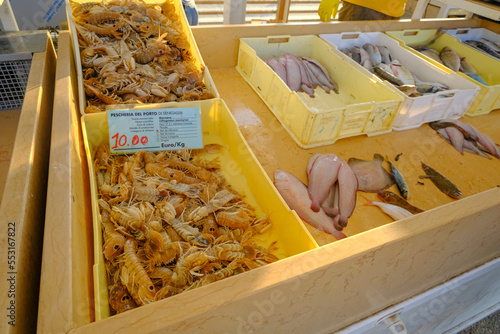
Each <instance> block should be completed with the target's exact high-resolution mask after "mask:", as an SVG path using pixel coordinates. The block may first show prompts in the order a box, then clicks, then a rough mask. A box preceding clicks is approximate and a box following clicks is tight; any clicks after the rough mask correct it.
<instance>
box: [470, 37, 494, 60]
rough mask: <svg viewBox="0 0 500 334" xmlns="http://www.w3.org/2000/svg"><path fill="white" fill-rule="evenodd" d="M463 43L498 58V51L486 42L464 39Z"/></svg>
mask: <svg viewBox="0 0 500 334" xmlns="http://www.w3.org/2000/svg"><path fill="white" fill-rule="evenodd" d="M464 43H465V44H467V45H469V46H471V47H473V48H475V49H476V50H478V51H480V52H482V53H486V54H489V55H490V56H493V57H495V58H500V53H499V52H497V51H495V50H494V49H492V48H491V47H490V46H489V45H488V44H485V43H483V42H480V41H472V40H468V41H465V42H464Z"/></svg>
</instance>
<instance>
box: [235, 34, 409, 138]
mask: <svg viewBox="0 0 500 334" xmlns="http://www.w3.org/2000/svg"><path fill="white" fill-rule="evenodd" d="M285 53H290V54H292V55H294V56H296V57H308V58H312V59H315V60H316V61H318V62H319V63H320V64H321V65H323V66H324V67H325V69H326V70H327V71H328V73H329V75H330V77H331V78H332V79H333V80H334V81H335V82H336V83H337V84H338V86H339V94H335V93H334V92H331V93H329V94H327V93H326V92H325V91H324V90H323V89H322V88H320V87H318V88H316V89H315V90H314V93H315V97H309V95H307V94H306V93H304V92H292V91H291V90H290V88H289V87H288V86H287V85H286V83H285V82H284V81H283V80H282V79H281V78H280V77H279V76H278V75H277V74H276V73H275V72H274V71H273V70H272V69H271V67H269V66H268V65H267V64H266V60H267V59H269V58H271V57H275V58H277V57H280V56H282V55H284V54H285ZM236 69H237V70H238V72H239V73H240V74H241V75H242V77H243V78H244V79H245V80H246V81H247V82H248V83H249V84H250V86H251V87H252V88H253V89H254V91H255V92H256V93H257V94H258V95H259V96H260V97H261V98H262V100H263V101H264V102H265V103H266V104H267V106H268V107H269V109H271V111H272V112H273V114H274V115H275V116H276V118H277V119H278V120H279V121H280V123H281V124H282V125H283V127H284V128H285V129H286V130H287V132H288V133H289V134H290V136H291V137H292V138H293V139H294V141H295V142H296V143H297V145H299V146H300V147H302V148H312V147H318V146H323V145H329V144H333V143H334V142H335V141H337V140H338V139H341V138H347V137H352V136H357V135H362V134H366V135H368V136H372V135H378V134H383V133H388V132H390V131H391V130H392V129H391V126H392V122H393V120H394V117H395V116H396V114H397V112H398V110H399V108H400V106H401V102H402V98H401V97H400V95H399V94H398V93H396V92H394V91H392V90H391V89H389V88H388V87H387V86H386V85H384V84H383V83H382V82H381V81H380V80H377V81H375V80H372V79H371V78H369V77H367V76H366V75H364V73H362V72H361V71H360V70H359V69H357V68H355V67H353V66H352V65H351V64H350V63H349V62H348V61H346V60H345V59H344V58H342V57H341V56H339V55H338V54H337V53H334V52H332V50H331V47H330V46H329V45H328V44H327V43H326V42H325V41H323V40H322V39H321V38H319V37H318V36H310V35H308V36H269V37H260V38H241V39H240V42H239V53H238V63H237V66H236Z"/></svg>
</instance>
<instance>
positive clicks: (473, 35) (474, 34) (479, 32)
mask: <svg viewBox="0 0 500 334" xmlns="http://www.w3.org/2000/svg"><path fill="white" fill-rule="evenodd" d="M446 33H447V34H448V35H451V36H454V37H456V38H458V39H459V40H460V41H462V42H465V41H468V40H473V41H478V40H479V39H481V38H486V39H487V40H490V41H492V42H494V43H497V44H498V43H500V35H499V34H496V33H494V32H493V31H491V30H488V29H485V28H459V29H447V30H446Z"/></svg>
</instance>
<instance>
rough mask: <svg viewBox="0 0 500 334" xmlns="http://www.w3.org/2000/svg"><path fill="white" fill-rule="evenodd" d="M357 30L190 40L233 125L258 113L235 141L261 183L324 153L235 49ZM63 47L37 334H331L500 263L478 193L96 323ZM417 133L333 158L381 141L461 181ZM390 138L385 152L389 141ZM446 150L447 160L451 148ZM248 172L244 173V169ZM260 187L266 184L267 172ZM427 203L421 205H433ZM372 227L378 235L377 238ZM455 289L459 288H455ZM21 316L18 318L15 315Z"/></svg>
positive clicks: (354, 144)
mask: <svg viewBox="0 0 500 334" xmlns="http://www.w3.org/2000/svg"><path fill="white" fill-rule="evenodd" d="M481 22H483V21H480V20H474V21H466V22H465V24H470V25H471V26H478V25H479V24H481ZM353 24H354V23H352V24H351V23H340V24H331V25H330V24H328V25H318V24H314V25H313V24H311V25H302V24H300V25H299V24H290V25H282V24H276V25H271V24H269V25H259V26H258V27H257V26H256V25H239V26H214V27H208V28H202V27H199V28H198V27H197V28H196V29H193V32H194V36H195V37H196V40H197V41H199V43H198V46H199V48H200V51H201V52H202V54H203V56H204V59H205V60H206V61H207V65H208V66H211V69H212V74H213V75H214V79H215V80H216V81H215V82H216V83H217V87H218V89H219V91H220V92H221V95H222V96H223V98H224V101H225V103H227V105H228V106H229V108H230V110H231V111H232V112H234V114H235V117H236V119H237V120H238V121H239V122H240V120H241V118H239V116H244V117H245V118H246V117H250V116H251V117H253V118H250V119H247V120H248V121H249V122H254V120H255V115H254V113H257V115H258V118H259V119H261V120H262V121H264V122H263V123H262V124H257V125H250V126H248V125H242V124H240V130H241V131H242V133H243V134H244V135H245V138H246V140H247V142H248V143H249V144H250V146H251V148H252V150H253V152H254V153H255V156H256V157H257V158H258V160H259V162H260V163H261V164H262V166H263V167H264V168H265V169H266V171H267V170H270V171H271V170H273V169H274V168H276V167H278V166H290V168H296V169H297V170H300V171H304V169H305V164H304V161H306V158H308V157H309V156H310V155H311V154H312V153H314V152H319V151H317V150H323V149H324V150H329V149H331V148H327V147H325V148H323V147H321V148H317V149H314V150H311V151H314V152H311V151H310V150H301V149H300V148H299V147H298V146H297V145H296V144H295V142H294V141H293V140H292V139H291V138H290V137H289V135H288V133H287V132H286V131H285V130H284V128H283V127H282V126H280V124H279V122H277V120H276V119H275V117H274V115H273V114H272V113H271V112H270V110H268V108H267V107H266V106H265V104H264V103H263V102H262V99H261V97H260V96H258V95H257V94H254V92H253V90H252V88H250V85H247V84H246V82H245V81H244V80H243V78H242V77H241V76H240V75H239V73H238V72H237V71H236V69H235V66H236V65H237V63H236V61H237V54H238V49H239V46H238V45H239V40H240V38H243V37H247V36H254V37H255V35H256V34H260V36H262V37H265V36H270V35H283V34H293V35H300V34H301V33H307V34H317V30H318V27H319V26H321V29H322V30H324V31H323V32H322V33H339V32H341V31H353V30H356V28H355V27H353ZM356 24H358V23H356ZM459 24H460V25H459ZM462 25H464V22H463V21H462V20H460V21H459V22H455V21H454V20H438V21H433V20H431V21H427V22H423V21H422V22H414V21H412V22H409V21H408V22H402V21H401V22H394V23H391V27H394V28H395V29H409V28H411V29H414V28H429V27H430V28H438V27H440V26H443V27H452V28H453V27H460V26H462ZM363 27H364V29H366V30H370V31H376V30H377V29H379V28H380V25H379V24H374V23H369V22H368V23H366V25H363ZM214 40H217V41H218V43H214V42H213V41H214ZM59 43H60V44H59V45H60V47H59V52H58V57H57V76H58V77H57V81H56V86H55V96H57V97H58V98H57V99H56V101H55V102H56V104H57V105H55V106H54V117H53V124H52V129H53V132H52V139H51V154H50V166H49V167H50V173H49V182H48V189H47V190H48V193H49V194H51V196H48V197H47V209H46V219H45V229H44V247H43V263H42V271H41V272H42V277H41V280H40V298H39V307H38V315H39V316H38V324H37V331H38V332H39V333H60V332H65V333H66V332H69V333H74V334H76V333H96V332H99V333H101V332H104V333H106V332H110V333H111V332H118V331H123V330H125V331H127V328H140V330H141V332H144V333H153V332H159V331H169V332H183V333H199V332H200V330H205V331H208V332H227V331H229V332H237V331H248V332H250V331H253V332H259V331H268V332H280V331H281V332H283V331H286V332H290V333H294V332H304V331H305V330H309V331H312V332H325V331H327V332H336V331H339V330H341V329H342V328H345V326H348V325H351V324H357V323H358V322H359V321H362V320H363V319H365V318H366V317H369V316H371V315H375V316H377V317H378V316H379V315H380V313H379V312H381V311H385V310H389V309H390V307H391V306H393V305H398V303H400V302H401V301H406V300H408V298H410V297H412V296H420V294H421V293H423V292H425V291H428V290H429V289H431V288H433V287H434V286H437V285H441V284H442V283H443V282H447V281H448V280H449V279H450V278H452V277H455V276H459V275H461V274H462V273H464V272H466V271H468V270H470V269H472V268H474V267H476V266H479V265H481V264H483V263H485V262H486V261H489V260H491V259H494V258H496V257H498V256H499V255H500V253H499V251H500V250H499V249H498V240H500V239H499V237H500V229H499V227H500V226H499V225H498V224H497V223H496V222H497V221H498V217H499V215H500V202H499V201H500V196H499V191H500V189H499V188H498V187H494V186H493V188H494V189H490V190H486V189H485V187H483V188H482V189H481V190H480V191H481V193H478V194H476V195H474V196H468V197H466V198H464V199H462V200H459V201H454V202H451V203H449V204H446V205H442V206H440V207H437V208H435V209H432V210H428V211H426V212H423V213H421V214H418V215H415V216H414V217H409V218H407V219H404V220H401V221H399V222H396V223H386V220H384V221H380V222H379V221H376V222H375V223H374V224H371V223H372V221H374V220H375V219H373V218H375V217H372V215H371V214H369V215H368V217H367V219H366V222H367V225H362V226H360V229H361V232H362V233H358V234H356V235H352V236H350V237H349V238H347V239H345V240H341V241H339V242H332V243H329V244H325V245H323V246H321V247H318V248H315V249H311V250H309V251H307V252H303V253H301V254H297V255H295V256H290V257H288V258H286V259H283V260H280V261H277V262H275V263H273V264H271V265H267V266H264V267H262V268H258V269H256V270H251V271H249V272H246V273H244V274H241V275H236V276H235V277H231V278H228V279H226V280H221V281H219V282H216V283H214V284H209V285H207V286H204V287H202V288H200V289H196V290H194V291H187V292H186V293H182V294H180V295H177V296H174V297H172V298H169V299H167V300H163V301H159V302H155V303H152V304H150V305H147V306H145V307H139V308H137V309H134V310H132V311H129V312H126V313H124V314H118V315H116V316H111V317H109V318H107V319H104V320H99V321H96V319H95V316H94V315H95V312H94V307H93V304H94V296H93V278H92V264H93V256H94V254H93V249H92V245H93V237H92V235H91V233H92V228H91V223H92V219H91V217H90V215H91V212H92V210H91V208H90V203H89V202H90V199H91V197H90V190H89V186H90V182H89V180H88V172H87V171H86V167H87V166H86V159H85V152H82V151H81V150H82V149H83V144H84V143H83V139H82V133H81V127H80V126H79V124H80V121H81V120H82V119H83V118H84V117H80V114H79V111H78V106H77V105H76V103H77V102H76V101H77V99H76V91H77V90H76V80H73V79H74V77H73V76H74V72H75V71H74V67H75V65H74V64H73V61H72V60H73V59H72V56H71V55H70V46H71V41H70V40H69V34H68V33H67V32H61V34H60V38H59ZM220 45H225V46H227V48H226V49H227V52H226V49H225V52H220ZM340 88H341V87H340ZM89 116H93V117H96V116H94V115H89ZM242 118H243V117H242ZM495 120H497V117H496V113H491V114H490V115H484V117H476V118H474V119H473V121H474V122H475V123H478V124H482V125H484V126H486V127H487V128H490V129H495V128H496V124H498V123H496V121H495ZM424 130H428V129H427V127H425V126H422V127H420V128H417V129H412V130H408V131H401V132H397V133H396V132H392V133H389V134H387V136H376V137H372V138H363V137H361V136H358V137H357V138H351V139H349V140H342V141H339V142H338V143H336V145H335V149H336V151H337V152H338V151H339V150H338V149H337V145H340V146H338V148H339V149H340V148H342V149H344V151H343V153H344V154H349V153H350V152H360V153H361V152H366V151H367V150H370V151H371V149H370V147H366V146H364V145H365V143H366V142H379V141H381V144H380V145H385V144H386V143H387V144H389V145H388V146H387V149H389V148H390V147H392V148H393V149H392V150H390V151H387V153H391V152H392V153H394V154H395V153H399V152H400V151H399V150H398V151H397V152H396V151H395V150H396V148H395V147H394V146H391V145H392V143H393V142H394V143H395V142H399V144H401V145H402V144H404V143H410V145H408V146H407V147H405V155H404V156H403V159H406V158H409V157H410V158H411V157H413V158H412V159H413V160H409V161H416V163H418V162H419V161H420V159H421V158H422V156H423V155H422V154H423V152H427V151H430V152H429V154H430V155H435V159H434V161H440V163H439V164H435V163H433V164H432V165H433V166H434V167H435V166H442V167H446V168H454V169H457V168H455V167H456V166H455V164H454V163H453V161H456V159H453V161H451V162H450V161H449V160H448V157H449V152H448V151H446V147H442V148H441V146H430V147H429V145H428V144H429V141H428V140H427V137H426V136H422V135H425V134H426V133H428V132H429V131H424ZM386 137H387V139H389V140H385V138H386ZM395 137H397V138H395ZM405 138H406V139H405ZM394 139H396V140H394ZM401 139H403V143H401ZM495 139H497V138H496V137H495ZM346 144H347V146H345V145H346ZM439 145H441V144H439ZM245 147H246V146H243V147H242V148H245ZM450 150H453V148H452V147H450ZM450 152H455V151H450ZM297 153H299V154H297ZM382 153H384V152H382ZM455 153H456V152H455ZM410 154H411V156H410ZM457 155H458V154H457ZM391 156H393V155H392V154H391ZM405 157H406V158H405ZM466 157H468V156H466ZM82 158H83V159H82ZM472 158H474V157H472ZM481 159H482V160H481ZM477 160H478V161H477V162H478V163H477V164H473V165H472V166H471V165H469V164H467V165H466V166H463V167H464V168H468V169H469V170H475V171H482V170H485V169H487V166H490V165H489V164H490V163H494V162H498V161H489V160H487V159H484V158H481V157H478V158H477ZM244 161H245V163H246V161H247V160H244ZM275 162H276V163H275ZM400 162H401V163H402V162H403V160H401V161H400ZM473 162H476V161H475V160H474V161H473ZM293 165H294V167H292V166H293ZM436 168H437V167H436ZM476 174H480V173H476ZM268 175H271V174H270V173H269V172H268ZM422 181H425V180H422ZM266 182H267V181H266ZM261 183H263V182H261ZM495 185H496V183H495ZM264 193H265V190H264V191H261V192H259V194H258V196H259V197H260V196H264ZM441 195H442V194H441ZM35 197H36V196H35ZM443 197H445V196H443ZM435 198H436V199H437V197H434V196H429V201H433V200H434V199H435ZM264 200H266V199H264ZM360 202H361V201H360ZM360 205H361V203H360ZM374 210H375V209H374ZM375 214H376V212H374V214H373V216H375ZM377 218H378V217H377ZM374 225H375V226H376V228H373V227H374ZM382 225H383V226H382ZM313 235H314V234H313ZM315 237H316V236H315ZM32 286H34V285H32ZM463 287H467V286H460V287H458V288H459V289H462V288H463ZM54 291H57V293H54ZM446 295H448V293H447V294H446ZM446 295H445V296H446ZM443 298H444V297H443ZM447 300H449V299H447ZM433 301H435V299H433ZM18 305H19V309H21V307H22V305H20V304H18ZM445 306H446V308H444V312H443V313H442V315H446V316H447V318H446V321H448V320H449V317H450V313H448V310H451V308H452V306H453V305H451V304H449V303H448V304H446V305H445ZM449 307H451V308H449ZM418 310H421V308H420V307H419V308H418ZM19 315H20V314H19ZM221 316H222V318H221ZM431 316H434V314H432V315H431ZM417 317H418V316H417ZM19 319H21V318H19ZM426 320H427V318H426ZM5 323H6V322H4V324H5ZM17 328H19V327H17V326H16V329H17ZM31 328H33V327H31ZM14 331H15V330H14ZM14 331H11V332H14Z"/></svg>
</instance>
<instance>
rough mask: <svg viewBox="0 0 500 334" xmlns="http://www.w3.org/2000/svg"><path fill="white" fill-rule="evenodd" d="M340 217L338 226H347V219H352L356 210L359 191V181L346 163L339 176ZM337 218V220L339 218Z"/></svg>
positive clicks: (342, 166)
mask: <svg viewBox="0 0 500 334" xmlns="http://www.w3.org/2000/svg"><path fill="white" fill-rule="evenodd" d="M338 183H339V215H338V216H337V217H339V219H338V220H336V222H337V221H338V224H339V225H340V226H341V227H346V226H347V219H348V218H349V217H351V215H352V212H353V211H354V208H355V207H356V193H357V190H358V179H357V177H356V175H355V174H354V171H353V170H352V169H351V167H350V166H349V165H348V164H347V163H346V162H342V164H341V166H340V169H339V174H338ZM337 217H336V218H337ZM336 222H335V223H336Z"/></svg>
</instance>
